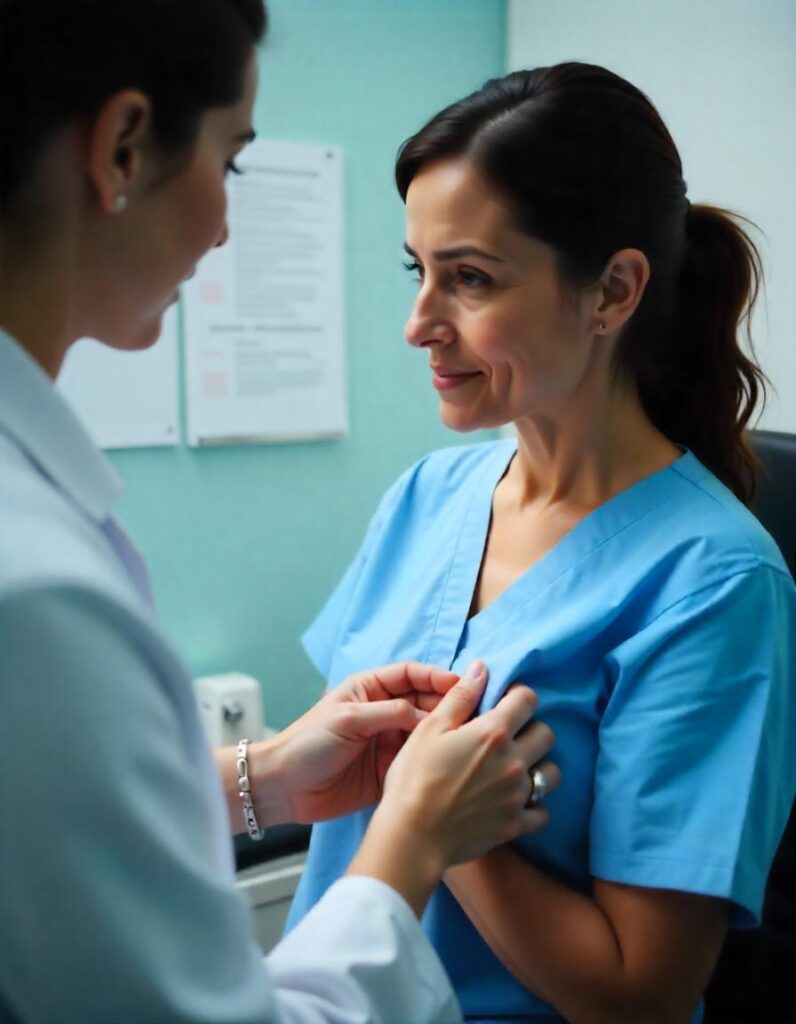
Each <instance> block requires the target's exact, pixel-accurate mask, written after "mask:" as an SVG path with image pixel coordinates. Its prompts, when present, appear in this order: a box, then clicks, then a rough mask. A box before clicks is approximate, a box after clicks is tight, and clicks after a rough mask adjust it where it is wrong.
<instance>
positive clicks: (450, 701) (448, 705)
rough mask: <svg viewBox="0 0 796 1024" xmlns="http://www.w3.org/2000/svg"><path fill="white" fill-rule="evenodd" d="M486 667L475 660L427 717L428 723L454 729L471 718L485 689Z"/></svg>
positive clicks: (487, 674)
mask: <svg viewBox="0 0 796 1024" xmlns="http://www.w3.org/2000/svg"><path fill="white" fill-rule="evenodd" d="M488 676H489V673H488V672H487V667H486V665H485V664H484V663H483V661H481V660H480V659H477V660H476V661H474V662H473V663H472V665H471V666H470V667H469V668H468V669H467V671H466V672H465V674H464V675H463V676H462V678H461V679H460V680H459V682H458V683H456V685H455V686H452V687H451V689H450V690H448V692H447V693H446V694H445V696H444V697H443V698H442V700H441V701H440V702H439V704H438V705H437V706H436V708H435V709H434V710H433V711H432V712H431V714H430V715H429V716H428V721H434V722H438V723H440V724H441V725H442V726H443V728H445V727H447V728H449V729H456V728H458V727H459V726H460V725H464V723H465V722H466V721H467V720H468V719H469V718H470V717H471V715H472V713H473V712H474V711H475V709H476V708H477V707H478V702H479V700H480V699H481V696H482V695H483V692H484V689H485V688H486V681H487V678H488Z"/></svg>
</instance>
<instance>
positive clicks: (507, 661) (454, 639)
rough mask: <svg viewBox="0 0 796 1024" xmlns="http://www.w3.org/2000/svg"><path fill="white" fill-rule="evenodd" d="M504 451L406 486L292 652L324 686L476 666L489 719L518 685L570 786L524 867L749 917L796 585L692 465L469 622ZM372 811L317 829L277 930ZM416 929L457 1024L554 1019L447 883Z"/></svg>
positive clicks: (600, 519) (434, 465) (786, 805)
mask: <svg viewBox="0 0 796 1024" xmlns="http://www.w3.org/2000/svg"><path fill="white" fill-rule="evenodd" d="M515 451H516V442H515V441H514V440H507V441H501V442H497V443H493V444H486V445H475V446H469V447H460V448H453V449H448V450H445V451H441V452H437V453H435V454H433V455H431V456H429V457H427V458H425V459H423V460H422V461H420V462H419V463H418V464H417V465H415V466H414V467H412V468H411V469H410V470H409V471H408V472H407V473H405V474H404V475H403V476H402V477H401V478H400V479H399V480H398V481H397V483H396V484H395V485H394V486H393V487H392V488H391V489H390V490H389V491H388V493H387V495H386V496H385V498H384V499H383V501H382V503H381V505H380V507H379V509H378V512H377V513H376V515H375V516H374V519H373V521H372V522H371V525H370V528H369V530H368V533H367V536H366V538H365V541H364V544H363V546H362V548H361V550H360V552H359V554H358V556H357V557H356V559H355V561H354V563H353V564H352V566H351V567H350V569H349V570H348V572H347V573H346V575H345V576H344V578H343V580H342V581H341V582H340V584H339V586H338V587H337V589H336V590H335V592H334V594H333V595H332V597H331V598H330V600H329V602H328V603H327V605H326V606H325V608H324V609H323V611H322V612H321V614H320V615H319V616H318V618H317V619H316V621H315V622H314V624H313V625H312V626H311V628H310V629H309V631H308V632H307V634H306V635H305V637H304V643H305V646H306V649H307V652H308V653H309V655H310V657H311V658H312V660H313V661H314V663H315V664H316V666H317V667H318V669H319V670H320V672H321V673H322V674H323V675H324V676H325V677H326V679H327V680H328V682H329V684H330V685H331V686H335V685H337V684H338V683H340V682H341V681H342V680H343V679H344V678H345V677H346V676H348V675H349V674H351V673H352V672H357V671H360V670H362V669H364V668H367V667H371V666H374V665H379V664H385V663H388V662H392V661H397V660H401V659H414V660H419V661H423V662H428V663H433V664H438V665H442V666H446V667H451V668H452V669H453V670H454V671H464V669H465V668H466V667H467V665H468V664H469V663H470V661H471V660H472V659H473V658H475V657H480V658H483V659H484V660H485V661H486V662H487V664H488V665H489V669H490V680H489V685H488V688H487V691H486V693H485V695H484V698H483V702H482V710H485V709H487V708H489V707H492V706H493V705H494V704H495V702H496V701H497V700H498V699H499V698H500V697H501V695H502V694H503V693H504V692H505V691H506V689H507V687H508V686H509V685H510V684H512V683H514V682H517V681H520V682H523V683H526V684H527V685H528V686H531V687H533V689H534V690H535V691H536V692H537V694H538V696H539V710H538V716H539V717H540V718H541V719H543V720H544V721H546V722H547V723H549V725H550V726H551V727H552V728H553V729H554V731H555V734H556V745H555V749H554V753H553V757H554V759H555V760H556V761H557V762H558V764H559V765H560V766H561V770H562V774H563V783H562V786H561V788H560V789H559V791H558V792H557V793H555V794H553V795H552V796H550V797H549V798H548V799H547V803H548V805H549V807H550V812H551V822H550V825H549V827H548V828H547V829H546V830H545V831H544V832H542V833H540V834H538V835H535V836H531V837H528V838H524V839H522V840H520V841H518V843H517V844H516V846H517V848H518V849H519V850H520V852H522V853H523V855H524V856H525V857H527V858H528V859H529V860H530V861H532V862H533V863H534V864H535V865H537V866H538V867H540V868H541V869H542V870H544V871H546V872H547V873H549V874H550V875H551V876H552V877H554V878H556V879H558V880H559V881H561V882H563V883H565V884H566V885H569V886H570V887H572V888H573V889H576V890H578V891H580V892H583V893H588V892H589V891H590V887H591V882H592V879H593V878H595V877H597V878H602V879H606V880H609V881H614V882H620V883H625V884H628V885H637V886H649V887H655V888H665V889H678V890H684V891H687V892H695V893H702V894H706V895H712V896H719V897H724V898H726V899H728V900H730V901H732V903H733V923H734V924H736V925H752V924H754V923H756V922H757V921H758V919H759V914H760V909H761V906H762V899H763V890H764V886H765V881H766V877H767V873H768V869H769V866H770V861H771V859H772V857H773V854H774V851H775V849H776V845H777V842H778V840H779V837H780V835H781V833H782V830H783V828H784V824H785V821H786V819H787V815H788V812H789V809H790V806H791V803H792V801H793V798H794V791H796V745H794V744H793V742H792V737H793V734H794V729H795V728H796V699H795V698H794V694H795V693H796V657H795V656H794V646H795V641H796V589H795V588H794V584H793V580H792V579H791V577H790V575H789V573H788V570H787V567H786V565H785V563H784V561H783V559H782V556H781V554H780V552H779V550H778V549H777V547H776V545H775V543H774V542H773V540H772V539H771V538H770V536H769V535H768V534H767V533H766V532H765V530H764V529H763V527H762V526H761V525H760V523H759V522H758V521H757V520H756V519H755V518H754V516H752V515H751V513H750V512H749V511H748V510H747V509H746V508H744V506H743V505H742V504H741V503H740V502H738V501H737V500H736V498H735V497H734V496H733V495H732V494H731V493H730V492H729V491H728V490H727V488H725V487H724V486H723V485H722V484H721V483H720V482H719V481H718V480H717V479H716V478H715V477H714V476H713V475H712V474H711V473H710V472H709V471H708V470H707V469H706V468H705V467H704V466H703V465H702V464H701V463H700V462H699V461H698V460H697V459H696V458H695V457H694V455H693V454H691V453H688V452H686V453H685V454H683V455H682V457H681V458H679V459H678V460H677V461H676V462H675V463H674V464H673V465H671V466H670V467H668V468H666V469H664V470H661V471H660V472H658V473H655V474H654V475H652V476H650V477H648V478H647V479H645V480H642V481H640V482H639V483H637V484H635V485H634V486H632V487H630V488H629V489H628V490H626V491H624V492H623V493H621V494H619V495H617V496H616V497H614V498H612V499H611V500H610V501H608V502H606V503H605V504H604V505H602V506H600V507H599V508H597V509H596V510H595V511H593V512H592V513H591V514H590V515H588V516H587V517H586V518H585V519H583V520H582V521H581V522H580V523H579V524H578V525H577V526H576V527H575V528H574V529H573V530H572V531H571V532H570V533H568V534H567V535H566V536H565V537H564V538H563V539H562V540H561V541H560V543H558V544H557V545H556V546H555V547H554V548H553V549H552V550H551V551H550V552H549V553H548V554H547V555H546V556H545V557H544V558H542V559H541V560H540V561H539V562H537V563H536V564H535V565H533V566H532V567H531V568H530V569H529V570H528V571H527V572H526V573H525V574H524V575H523V576H522V577H520V579H519V580H517V581H516V582H515V583H514V584H513V585H512V586H511V587H509V588H508V589H507V590H506V591H504V592H503V594H501V595H500V596H499V597H498V598H497V600H495V601H494V602H493V603H491V604H490V605H488V606H487V607H486V608H484V609H483V610H482V611H481V612H479V613H478V614H477V615H475V616H473V617H472V618H471V619H469V620H468V612H469V609H470V606H471V602H472V596H473V592H474V589H475V585H476V581H477V578H478V573H479V569H480V565H481V559H482V556H483V551H484V546H485V542H486V537H487V533H488V527H489V521H490V514H491V505H492V497H493V493H494V490H495V487H496V485H497V483H498V482H499V480H500V479H501V477H502V476H503V475H504V473H505V471H506V469H507V467H508V464H509V462H510V461H511V459H512V458H513V456H514V454H515ZM370 813H371V812H368V811H366V812H362V813H360V814H356V815H352V816H350V817H348V818H344V819H341V820H338V821H334V822H328V823H324V824H322V825H318V826H316V827H315V829H314V830H313V837H312V843H311V847H310V854H309V860H308V864H307V868H306V870H305V872H304V876H303V878H302V881H301V884H300V886H299V889H298V892H297V895H296V898H295V901H294V904H293V908H292V911H291V915H290V918H289V922H288V927H292V926H293V925H295V923H296V922H297V921H298V920H300V919H301V917H302V916H303V915H304V914H305V913H306V912H307V910H308V909H309V908H310V907H311V906H312V905H313V904H315V903H316V902H317V900H318V899H319V898H320V896H321V895H322V894H323V892H324V891H325V890H326V888H327V887H328V886H329V885H330V884H331V883H332V882H333V881H334V880H335V879H336V878H338V877H339V876H340V875H341V874H342V873H343V872H344V871H345V870H346V868H347V866H348V863H349V861H350V859H351V857H352V856H353V854H354V852H355V850H356V848H357V846H358V844H359V842H360V840H361V837H362V835H363V833H364V831H365V829H366V827H367V824H368V820H369V817H370ZM424 927H425V929H426V931H427V933H428V934H429V936H430V937H431V939H432V941H433V942H434V945H435V946H436V948H437V950H438V951H439V953H440V955H441V957H442V960H443V963H444V964H445V967H446V969H447V970H448V972H449V974H450V976H451V978H452V980H453V983H454V988H455V989H456V992H457V995H458V996H459V999H460V1000H461V1002H462V1006H463V1009H464V1012H465V1015H466V1016H467V1017H468V1018H469V1019H471V1020H480V1021H488V1020H490V1019H493V1018H494V1017H499V1016H500V1017H502V1019H506V1015H508V1016H509V1018H510V1019H515V1020H538V1021H551V1020H559V1019H560V1018H559V1017H558V1015H557V1013H556V1011H555V1010H554V1009H553V1008H552V1007H550V1006H549V1005H547V1004H545V1003H544V1002H542V1001H541V1000H540V999H538V998H537V997H536V996H534V995H533V993H531V992H529V991H527V990H526V989H524V988H523V987H522V986H521V985H520V984H519V983H518V982H517V981H516V980H515V979H514V977H513V976H512V975H511V974H510V973H509V972H508V971H507V970H506V969H505V968H504V967H503V966H502V964H501V963H500V962H499V960H498V959H497V958H496V957H495V956H494V954H493V953H492V952H491V950H490V949H489V948H488V946H487V945H486V943H485V942H484V941H483V940H482V939H481V937H480V936H479V934H478V932H477V930H476V929H475V928H474V927H473V926H472V925H471V924H470V921H469V919H468V918H467V917H466V915H465V914H464V913H463V911H462V910H461V909H460V908H459V905H458V903H457V902H456V901H455V900H454V899H453V897H452V896H451V895H450V893H449V891H448V890H447V889H446V888H445V886H444V885H441V886H440V887H439V888H438V890H437V891H436V893H435V894H434V896H433V898H432V900H431V903H430V905H429V907H428V910H427V912H426V915H425V918H424ZM697 1019H699V1017H698V1016H697V1017H696V1018H695V1020H697Z"/></svg>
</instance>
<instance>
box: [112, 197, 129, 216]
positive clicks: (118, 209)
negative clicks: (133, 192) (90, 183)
mask: <svg viewBox="0 0 796 1024" xmlns="http://www.w3.org/2000/svg"><path fill="white" fill-rule="evenodd" d="M126 209H127V196H117V197H116V198H115V199H114V200H113V212H114V213H124V211H125V210H126Z"/></svg>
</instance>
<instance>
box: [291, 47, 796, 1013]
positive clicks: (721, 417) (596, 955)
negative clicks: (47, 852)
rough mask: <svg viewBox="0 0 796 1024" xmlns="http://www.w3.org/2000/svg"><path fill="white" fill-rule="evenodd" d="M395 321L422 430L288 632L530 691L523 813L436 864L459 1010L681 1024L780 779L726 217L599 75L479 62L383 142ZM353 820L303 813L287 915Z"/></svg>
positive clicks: (744, 363) (317, 881) (754, 862)
mask: <svg viewBox="0 0 796 1024" xmlns="http://www.w3.org/2000/svg"><path fill="white" fill-rule="evenodd" d="M396 170H397V183H398V188H399V191H400V193H401V196H402V197H403V199H404V200H405V202H406V209H407V236H406V250H407V252H408V254H409V260H410V262H409V265H408V269H410V270H411V271H412V272H413V273H415V274H416V276H417V279H418V295H417V299H416V302H415V304H414V308H413V310H412V313H411V316H410V318H409V321H408V323H407V325H406V338H407V340H408V342H409V343H410V344H411V345H412V346H414V347H415V348H416V349H417V350H418V353H419V354H421V355H423V356H425V358H426V359H427V360H428V363H429V369H430V373H431V383H432V385H433V387H434V388H435V389H436V391H437V393H438V395H439V402H440V414H441V417H442V419H443V421H444V422H445V423H446V424H447V425H448V426H449V427H450V428H452V429H453V430H456V431H463V432H464V431H470V430H475V429H478V428H494V427H499V426H501V425H502V424H506V423H513V424H514V426H515V428H516V439H514V438H512V439H510V440H509V439H506V440H502V441H498V442H495V443H490V444H479V445H473V446H469V447H467V446H465V447H457V448H452V449H450V450H446V451H441V452H436V453H434V454H433V455H430V456H429V457H427V458H425V459H423V460H421V462H419V463H418V464H417V465H415V466H413V467H412V468H411V469H410V470H408V471H407V472H406V473H405V474H404V476H402V477H401V479H399V480H398V481H397V483H396V484H395V485H394V486H393V487H392V488H391V489H390V490H389V492H388V493H387V495H386V496H385V498H384V499H383V501H382V503H381V506H380V507H379V509H378V511H377V513H376V515H375V517H374V519H373V521H372V523H371V526H370V529H369V531H368V533H367V536H366V538H365V541H364V544H363V546H362V549H361V551H360V552H359V555H358V556H357V558H356V560H355V561H354V563H353V565H352V566H351V568H350V569H349V571H348V572H347V574H346V575H345V577H344V579H343V580H342V582H341V583H340V584H339V586H338V588H337V590H336V591H335V593H334V594H333V596H332V597H331V599H330V601H329V603H328V604H327V605H326V607H325V608H324V609H323V611H322V612H321V614H320V616H319V617H318V619H317V620H316V622H315V623H314V624H313V626H312V627H311V628H310V630H309V632H308V633H307V635H306V637H305V643H306V647H307V650H308V652H309V654H310V657H311V658H312V659H313V661H314V662H315V664H316V665H317V666H318V668H319V670H320V671H321V672H322V673H323V675H324V676H325V677H326V678H327V679H328V681H329V683H330V685H331V686H336V685H337V684H338V683H339V681H340V680H341V679H343V678H344V677H345V676H346V675H347V674H348V673H350V672H351V671H354V670H356V669H357V668H358V667H360V666H362V665H366V664H370V663H372V662H374V661H380V660H384V659H390V658H407V657H412V658H417V659H420V660H425V661H428V662H430V663H438V664H441V665H445V666H449V667H451V668H453V669H454V670H455V669H457V668H458V667H459V666H461V665H463V664H465V663H466V662H467V661H468V659H470V658H471V657H472V656H473V655H474V654H475V653H477V654H478V656H479V657H483V658H484V659H485V660H487V661H488V663H489V665H490V669H491V676H490V683H489V686H488V689H487V691H486V694H485V696H484V698H483V701H482V704H481V707H482V710H486V709H487V708H489V707H491V706H492V705H493V703H494V701H496V700H498V699H499V698H500V696H501V694H503V693H504V692H505V690H506V688H507V687H509V686H510V685H511V684H512V683H516V682H521V683H524V684H526V685H528V686H531V687H533V688H534V690H536V692H537V693H538V694H539V700H540V709H541V713H542V714H543V716H544V718H545V719H546V720H547V721H548V722H549V723H550V724H551V726H552V727H553V729H554V731H555V733H556V746H555V751H554V756H555V758H556V759H557V761H558V763H559V764H560V766H561V768H562V773H563V780H564V781H563V783H562V786H561V788H560V790H559V791H558V792H557V793H556V794H555V795H554V796H553V797H551V798H550V799H549V801H548V804H549V807H550V809H551V811H552V812H553V813H552V824H551V826H550V828H549V829H548V830H547V831H546V832H544V833H543V834H540V835H538V836H534V837H529V838H524V839H522V840H519V841H517V842H514V843H512V844H511V845H508V846H504V847H502V848H500V849H498V850H495V851H493V852H492V853H490V854H487V855H486V856H484V857H482V858H480V859H479V860H477V861H475V862H474V863H472V864H469V865H465V866H461V867H457V868H455V869H453V870H451V871H449V872H447V873H446V875H445V877H444V884H443V885H441V886H440V887H439V888H438V889H437V891H436V893H435V895H434V897H433V899H432V901H431V904H430V906H429V908H428V910H427V912H426V915H425V918H424V927H425V928H426V931H427V933H428V934H429V936H430V937H431V938H432V941H433V942H434V944H435V946H436V948H437V950H438V952H439V953H440V955H441V958H442V960H443V963H444V964H445V966H446V968H447V970H448V972H449V973H450V976H451V978H452V979H453V981H454V986H455V988H456V991H457V995H458V996H459V999H460V1000H461V1003H462V1006H463V1009H464V1012H465V1017H466V1019H468V1020H471V1021H480V1022H488V1021H497V1020H517V1021H520V1020H522V1021H545V1022H553V1021H561V1020H563V1019H565V1020H567V1021H569V1022H571V1024H581V1022H583V1024H587V1022H588V1024H593V1022H606V1024H616V1022H617V1021H621V1020H627V1021H633V1022H634V1024H640V1022H646V1021H683V1022H685V1021H698V1020H699V1019H700V1017H701V1010H700V998H701V994H702V992H703V990H704V987H705V985H706V983H707V981H708V978H709V976H710V973H711V970H712V967H713V965H714V963H715V960H716V957H717V955H718V952H719V949H720V947H721V944H722V940H723V937H724V934H725V931H726V929H727V927H728V926H729V925H730V924H733V925H740V926H753V925H754V924H755V923H756V922H757V921H758V920H759V915H760V909H761V904H762V897H763V889H764V884H765V880H766V876H767V872H768V868H769V865H770V861H771V859H772V857H773V854H774V851H775V848H776V845H777V842H778V839H779V837H780V834H781V832H782V829H783V827H784V823H785V821H786V818H787V814H788V811H789V809H790V806H791V803H792V801H793V797H794V789H795V788H796V746H794V744H793V735H794V728H796V653H795V652H794V643H795V642H796V591H795V590H794V584H793V580H792V579H791V577H790V576H789V573H788V571H787V568H786V566H785V563H784V561H783V559H782V557H781V555H780V552H779V551H778V549H777V547H776V545H775V544H774V542H773V541H772V539H771V538H770V537H769V536H768V535H767V534H766V532H765V531H764V530H763V528H762V527H761V526H760V524H759V523H758V522H757V521H756V520H755V519H754V517H753V516H752V515H751V514H750V512H749V511H748V510H747V508H746V507H745V505H746V502H747V500H748V498H749V496H750V493H751V489H752V486H753V478H754V466H753V461H752V458H751V456H750V453H749V450H748V448H747V446H746V443H745V439H744V433H743V431H744V427H745V426H746V424H747V422H748V421H749V418H750V416H751V415H752V413H753V411H754V407H755V404H756V400H757V398H758V395H759V392H760V390H761V384H762V375H761V373H760V370H759V369H758V367H757V366H756V365H755V364H754V363H753V362H752V361H751V360H750V358H749V357H748V356H747V355H745V354H744V353H743V351H742V349H741V347H740V346H739V344H738V337H737V336H738V331H739V326H740V325H741V324H742V322H743V320H744V319H745V318H746V317H747V316H748V313H749V310H750V307H751V304H752V303H753V301H754V298H755V294H756V291H757V286H758V283H759V262H758V258H757V253H756V251H755V248H754V246H753V244H752V242H751V241H750V239H749V237H748V235H747V234H746V233H745V232H744V231H743V229H742V228H741V226H740V224H739V221H738V219H737V218H735V217H733V216H732V215H730V214H728V213H726V212H724V211H721V210H719V209H716V208H714V207H711V206H705V205H696V204H691V203H690V202H689V200H688V198H687V194H686V192H687V189H686V182H685V180H684V179H683V172H682V168H681V164H680V158H679V156H678V153H677V150H676V148H675V146H674V143H673V141H672V139H671V137H670V135H669V133H668V131H667V130H666V128H665V126H664V124H663V123H662V121H661V119H660V117H659V115H658V114H657V112H656V110H655V109H654V107H653V106H652V105H651V103H650V102H649V100H647V98H646V97H645V96H643V95H642V94H641V93H640V92H639V91H638V90H637V89H636V88H635V87H633V86H632V85H631V84H630V83H628V82H626V81H624V80H622V79H621V78H619V77H617V76H616V75H614V74H612V73H610V72H608V71H606V70H604V69H602V68H599V67H593V66H588V65H582V64H574V63H573V64H563V65H559V66H556V67H550V68H538V69H536V70H534V71H526V72H517V73H515V74H511V75H509V76H507V77H505V78H503V79H499V80H496V81H493V82H490V83H487V85H486V86H484V88H483V89H481V90H480V91H478V92H477V93H475V94H474V95H472V96H470V97H468V98H466V99H464V100H462V101H460V102H458V103H455V104H453V106H451V107H450V108H448V109H447V110H444V111H442V112H441V113H440V114H438V115H437V116H436V117H434V118H433V119H432V120H431V121H430V122H429V123H428V124H427V125H426V126H425V127H424V128H423V129H421V131H419V132H418V133H417V135H415V136H414V137H413V138H411V139H409V140H408V141H407V142H406V143H405V145H404V146H403V148H402V150H401V153H400V156H399V159H398V163H397V169H396ZM368 818H369V815H368V813H367V812H362V813H359V814H357V815H354V816H351V817H349V818H347V819H345V820H343V821H339V822H334V823H329V824H324V825H321V826H318V827H316V828H315V829H314V834H313V839H312V845H311V851H310V858H309V864H308V868H307V871H306V872H305V875H304V878H303V880H302V883H301V886H300V889H299V892H298V894H297V897H296V901H295V905H294V908H293V911H292V918H291V920H292V922H293V923H295V922H296V921H297V920H298V919H299V918H301V916H302V915H303V913H304V912H305V911H306V910H307V909H308V908H309V907H310V906H312V905H313V904H314V902H315V901H316V900H317V899H318V898H319V897H320V895H321V894H322V893H323V892H324V891H325V889H326V887H327V886H328V885H329V884H330V883H331V882H332V881H333V880H334V879H335V878H336V877H338V876H339V875H340V874H341V873H342V872H343V871H344V870H345V866H346V864H347V863H348V860H349V858H350V856H351V854H352V853H353V851H354V849H355V848H356V844H357V843H358V842H359V839H360V837H361V835H362V834H363V831H364V829H365V828H366V826H367V822H368Z"/></svg>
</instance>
